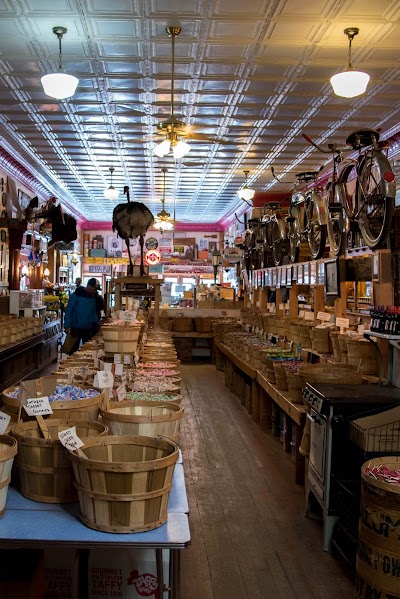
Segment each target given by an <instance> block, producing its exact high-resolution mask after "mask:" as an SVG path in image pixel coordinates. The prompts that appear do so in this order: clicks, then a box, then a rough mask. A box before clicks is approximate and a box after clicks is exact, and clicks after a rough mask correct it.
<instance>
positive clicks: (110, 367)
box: [102, 362, 113, 372]
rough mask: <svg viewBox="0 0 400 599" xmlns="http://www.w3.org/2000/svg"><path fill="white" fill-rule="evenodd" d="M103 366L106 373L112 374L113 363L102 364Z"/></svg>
mask: <svg viewBox="0 0 400 599" xmlns="http://www.w3.org/2000/svg"><path fill="white" fill-rule="evenodd" d="M102 364H103V370H105V371H106V372H111V371H112V367H113V365H112V363H111V362H102Z"/></svg>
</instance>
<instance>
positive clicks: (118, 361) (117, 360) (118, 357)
mask: <svg viewBox="0 0 400 599" xmlns="http://www.w3.org/2000/svg"><path fill="white" fill-rule="evenodd" d="M121 360H122V356H121V354H114V364H121Z"/></svg>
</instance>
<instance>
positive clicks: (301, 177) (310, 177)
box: [296, 171, 319, 183]
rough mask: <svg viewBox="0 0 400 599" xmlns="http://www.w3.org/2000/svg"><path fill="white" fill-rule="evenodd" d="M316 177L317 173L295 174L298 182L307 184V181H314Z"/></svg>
mask: <svg viewBox="0 0 400 599" xmlns="http://www.w3.org/2000/svg"><path fill="white" fill-rule="evenodd" d="M318 175H319V171H305V172H304V173H297V175H296V177H297V178H298V180H299V181H304V182H305V183H307V182H308V181H315V179H316V178H317V177H318Z"/></svg>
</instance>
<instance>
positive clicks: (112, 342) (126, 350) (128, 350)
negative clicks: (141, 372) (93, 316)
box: [101, 325, 142, 354]
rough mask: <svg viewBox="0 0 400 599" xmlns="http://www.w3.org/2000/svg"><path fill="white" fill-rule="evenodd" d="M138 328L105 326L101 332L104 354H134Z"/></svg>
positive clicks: (138, 332)
mask: <svg viewBox="0 0 400 599" xmlns="http://www.w3.org/2000/svg"><path fill="white" fill-rule="evenodd" d="M141 328H142V327H141V325H138V326H132V325H127V326H112V325H110V326H106V327H103V328H102V330H101V333H102V336H103V340H104V351H105V352H106V353H119V354H134V353H135V352H136V348H137V345H138V340H139V336H140V332H141Z"/></svg>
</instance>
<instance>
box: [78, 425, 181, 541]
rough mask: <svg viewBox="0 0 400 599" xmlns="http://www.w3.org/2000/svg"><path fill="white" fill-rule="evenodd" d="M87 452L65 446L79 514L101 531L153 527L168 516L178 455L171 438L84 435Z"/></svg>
mask: <svg viewBox="0 0 400 599" xmlns="http://www.w3.org/2000/svg"><path fill="white" fill-rule="evenodd" d="M81 451H83V453H84V454H85V455H86V458H83V457H80V456H79V455H76V454H75V453H72V452H70V454H69V455H70V459H71V460H72V465H73V468H74V475H75V484H76V488H77V489H78V494H79V503H80V508H81V515H80V517H81V520H82V522H83V523H84V524H86V526H89V527H90V528H94V529H96V530H102V531H104V532H115V533H128V532H141V531H145V530H152V529H154V528H157V527H158V526H161V525H162V524H164V522H166V520H167V507H168V498H169V493H170V490H171V487H172V477H173V474H174V468H175V464H176V462H177V459H178V447H177V446H176V445H175V443H172V442H171V441H168V440H166V439H162V438H158V439H156V438H154V437H135V436H130V435H129V436H122V437H119V436H109V437H103V438H95V439H88V440H87V442H86V444H85V447H83V448H82V450H81Z"/></svg>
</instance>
